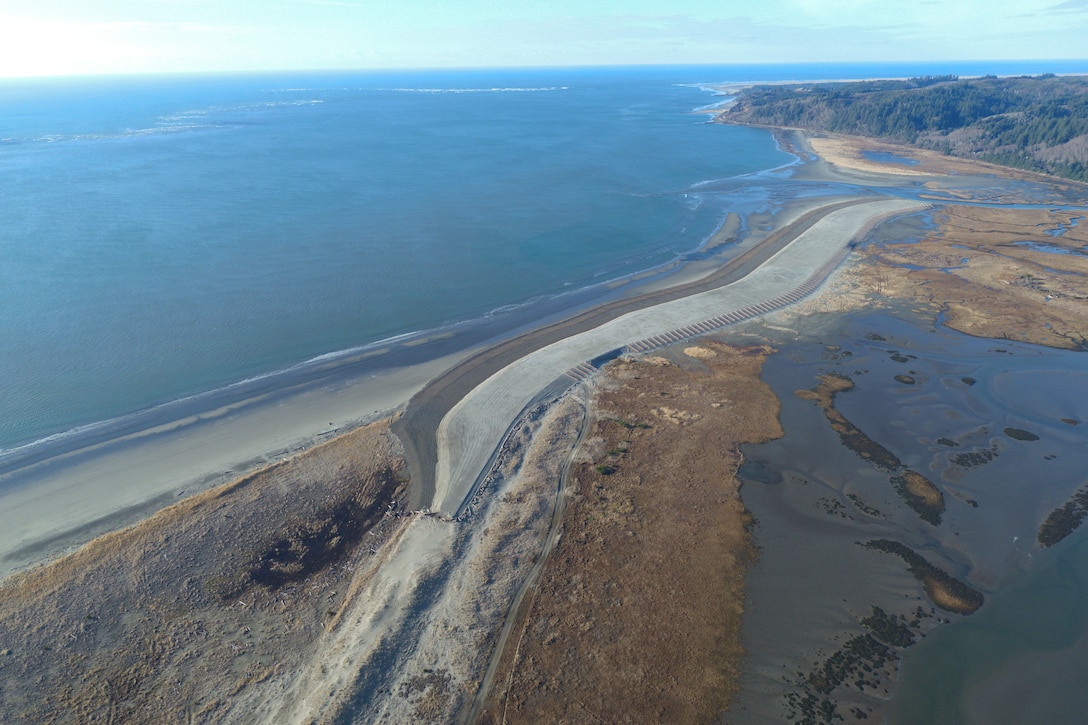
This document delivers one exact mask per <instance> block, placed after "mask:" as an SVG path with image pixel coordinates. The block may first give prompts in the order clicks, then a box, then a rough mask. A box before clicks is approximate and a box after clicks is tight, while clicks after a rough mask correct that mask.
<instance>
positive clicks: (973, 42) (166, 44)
mask: <svg viewBox="0 0 1088 725" xmlns="http://www.w3.org/2000/svg"><path fill="white" fill-rule="evenodd" d="M1086 38H1088V0H0V77H21V76H43V75H84V74H111V73H162V72H209V71H256V70H295V69H298V70H302V69H363V68H445V67H512V66H561V65H629V64H655V65H656V64H715V63H792V62H829V61H939V60H994V59H1007V60H1018V59H1039V60H1045V59H1071V58H1084V57H1085V56H1086V55H1088V51H1086V48H1088V41H1086V40H1085V39H1086Z"/></svg>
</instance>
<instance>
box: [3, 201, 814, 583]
mask: <svg viewBox="0 0 1088 725" xmlns="http://www.w3.org/2000/svg"><path fill="white" fill-rule="evenodd" d="M809 206H811V200H809V203H807V204H806V203H805V201H804V200H800V201H797V200H794V201H793V202H786V203H785V204H783V205H782V206H781V208H778V209H777V210H775V211H773V212H772V214H773V218H774V219H775V221H776V222H778V221H784V222H787V223H788V221H790V220H792V219H794V218H796V217H797V216H800V215H801V214H803V213H804V211H805V210H806V209H807V208H808V207H809ZM735 217H736V214H735V213H733V212H730V213H728V214H727V215H726V217H725V218H724V219H723V220H722V222H721V224H720V225H719V226H718V227H717V228H716V229H715V231H714V232H713V233H712V234H711V235H710V236H708V237H707V238H706V239H704V240H703V242H702V243H701V244H700V246H699V247H698V248H696V249H693V250H691V251H690V252H687V253H685V254H683V255H680V256H679V257H678V258H676V259H674V260H672V261H670V262H667V263H665V264H662V265H658V266H656V267H653V268H650V269H647V270H643V271H640V272H636V273H632V274H630V275H628V276H625V277H622V278H619V279H616V280H610V281H607V282H603V283H600V284H598V285H594V286H593V287H589V288H585V289H582V290H577V291H572V292H569V293H561V294H559V295H557V296H555V297H552V298H549V299H546V300H542V301H530V302H526V303H524V304H522V305H519V306H517V307H515V308H514V309H513V310H507V311H504V312H502V313H501V314H497V315H489V316H487V317H485V318H480V319H476V320H470V321H466V322H462V323H455V324H453V325H450V326H448V327H444V328H439V329H436V330H426V331H421V332H418V333H409V334H407V335H404V336H398V337H396V338H391V339H389V340H382V341H378V342H375V343H372V344H369V345H366V346H363V347H360V348H355V349H352V350H347V351H342V352H336V353H330V354H328V355H323V356H319V357H317V358H314V359H311V360H309V361H306V362H304V363H301V364H298V365H295V366H292V367H290V368H288V369H286V370H281V371H277V372H273V373H269V374H266V375H263V376H259V377H255V378H252V379H249V380H245V381H240V382H238V383H234V384H232V385H228V386H226V387H224V388H220V389H217V390H213V391H208V392H205V393H200V394H197V395H194V396H190V397H187V398H184V399H181V400H177V401H172V402H169V403H165V404H161V405H158V406H155V407H153V408H149V409H145V410H142V411H137V412H134V413H132V414H129V415H127V416H124V417H122V418H118V419H114V420H109V421H102V422H98V423H93V424H89V425H87V426H84V427H82V428H77V429H74V431H69V432H67V433H61V434H58V435H56V436H49V437H47V438H45V439H42V440H39V441H34V442H31V443H28V444H25V445H22V446H17V447H15V448H12V449H8V450H7V451H5V452H4V453H3V454H0V501H3V503H4V506H3V507H2V510H0V531H5V532H6V534H5V535H4V536H3V537H0V580H2V579H3V578H6V577H7V576H8V575H9V574H11V573H13V572H15V571H20V570H24V569H26V568H27V567H32V566H34V565H37V564H41V563H44V562H46V561H49V560H52V559H55V558H56V557H58V556H61V555H63V554H65V553H67V552H70V551H73V550H75V549H76V548H78V547H79V546H81V545H83V544H85V543H87V542H88V541H90V540H92V539H94V538H95V537H97V536H99V535H101V534H104V533H107V532H109V531H113V530H116V529H118V528H122V527H124V526H128V525H131V524H134V523H137V522H138V521H140V520H142V519H144V518H146V517H147V516H149V515H151V514H153V513H154V512H155V511H157V510H159V509H160V508H162V507H164V506H167V505H170V504H171V503H173V502H175V501H177V500H180V499H181V497H183V496H188V495H192V494H195V493H198V492H200V491H203V490H207V489H208V488H210V487H212V486H214V485H217V484H220V483H223V482H226V481H228V480H230V479H232V478H235V477H237V476H241V475H245V474H246V473H248V472H251V471H253V470H255V468H257V467H259V466H262V465H265V464H267V463H270V462H272V461H275V460H279V459H282V458H285V457H291V456H293V455H296V454H298V453H301V452H304V451H306V450H308V449H309V448H311V447H312V446H313V445H315V444H317V443H321V442H324V441H326V440H329V439H330V438H331V437H334V436H335V435H339V434H345V433H347V432H349V431H351V430H354V429H356V428H358V427H360V426H362V425H365V424H367V423H369V422H373V421H374V420H377V419H379V418H384V417H388V416H393V415H396V414H397V413H398V412H400V411H403V410H404V409H405V407H406V405H407V404H408V401H409V400H410V399H411V398H412V396H413V395H415V394H416V393H417V392H418V391H419V390H421V389H422V388H423V387H424V386H425V385H427V384H428V383H429V382H430V381H432V380H434V379H435V378H437V377H438V376H439V375H440V374H442V373H443V372H445V371H448V370H449V369H451V368H454V367H456V366H457V365H458V364H459V363H462V362H463V361H465V360H466V359H469V358H472V357H475V356H478V355H479V354H480V353H482V352H484V351H485V350H487V349H489V348H492V347H494V345H496V344H497V343H501V342H502V341H504V340H507V341H508V340H511V339H514V338H517V337H520V336H521V335H523V334H525V333H526V332H527V331H538V330H540V329H542V328H546V327H548V326H550V325H554V324H555V323H557V322H561V321H563V320H569V319H570V318H571V317H575V316H577V315H579V314H581V313H585V312H586V311H591V310H594V309H599V308H600V307H601V306H602V305H607V304H616V303H622V302H623V301H625V300H629V299H631V298H634V297H638V296H639V295H640V294H647V293H651V294H652V293H655V292H656V293H660V292H661V291H664V290H668V289H672V288H675V287H677V286H684V285H690V284H694V283H697V282H698V281H699V280H701V279H704V278H706V277H707V276H709V275H713V274H714V273H715V272H716V271H717V270H718V269H720V267H721V266H722V265H723V263H726V262H727V261H728V260H729V259H732V258H734V257H737V256H740V255H743V254H744V253H745V252H746V251H747V250H748V249H749V248H750V247H751V246H752V245H753V244H755V243H758V242H759V241H760V239H761V238H762V237H765V236H767V234H766V233H762V232H760V231H758V230H748V233H747V234H746V235H745V236H742V237H740V238H738V235H739V234H740V233H741V232H742V231H743V230H741V229H740V226H741V225H740V224H739V223H738V221H737V219H736V218H735ZM561 372H562V371H559V372H558V373H557V375H558V374H561Z"/></svg>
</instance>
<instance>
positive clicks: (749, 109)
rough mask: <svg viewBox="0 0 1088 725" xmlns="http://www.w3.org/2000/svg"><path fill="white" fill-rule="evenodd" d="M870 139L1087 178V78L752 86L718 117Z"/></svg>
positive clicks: (938, 78)
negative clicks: (885, 140) (890, 141)
mask: <svg viewBox="0 0 1088 725" xmlns="http://www.w3.org/2000/svg"><path fill="white" fill-rule="evenodd" d="M719 119H720V120H722V121H725V122H728V123H747V124H758V125H767V126H787V127H793V128H805V129H811V130H820V131H833V132H836V133H844V134H853V135H857V136H871V137H876V138H881V139H887V140H893V141H900V142H905V143H909V144H914V145H917V146H921V147H924V148H929V149H935V150H938V151H941V152H944V153H947V154H951V155H954V156H962V157H967V158H975V159H981V160H984V161H990V162H993V163H997V164H1003V165H1006V166H1014V167H1016V168H1020V169H1028V170H1031V171H1041V172H1044V173H1048V174H1054V175H1057V176H1063V177H1066V178H1071V179H1078V180H1081V181H1088V77H1084V76H1077V77H1057V76H1054V75H1050V74H1047V75H1043V76H1034V77H1020V78H996V77H992V76H988V77H985V78H977V79H971V80H960V79H958V78H956V77H954V76H936V77H933V76H930V77H924V78H912V79H910V80H905V81H860V82H850V83H819V84H796V85H770V86H754V87H752V88H748V89H745V90H744V91H742V92H741V93H740V94H739V95H738V97H737V99H736V102H735V103H734V104H733V105H732V106H731V107H730V108H728V109H727V110H726V111H725V112H724V113H722V114H721V116H720V117H719Z"/></svg>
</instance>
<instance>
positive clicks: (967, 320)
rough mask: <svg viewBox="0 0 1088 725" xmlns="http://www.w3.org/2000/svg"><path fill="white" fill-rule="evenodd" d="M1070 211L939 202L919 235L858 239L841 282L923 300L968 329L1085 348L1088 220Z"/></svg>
mask: <svg viewBox="0 0 1088 725" xmlns="http://www.w3.org/2000/svg"><path fill="white" fill-rule="evenodd" d="M1077 216H1079V215H1078V214H1075V213H1072V212H1068V211H1060V210H1050V209H1008V208H999V207H977V206H976V207H972V206H950V207H946V208H944V209H942V210H941V213H940V215H939V216H938V219H937V221H938V222H939V226H938V228H937V229H935V230H932V231H930V232H928V233H927V234H926V235H925V236H924V238H922V239H921V240H920V241H917V242H913V243H910V244H884V245H879V244H874V245H870V246H869V247H866V248H865V249H862V250H861V251H860V253H861V254H862V263H861V264H860V265H858V266H856V267H855V268H854V269H852V270H850V271H849V272H848V273H847V274H846V275H844V277H845V278H846V279H845V283H846V284H848V285H850V286H852V287H854V288H855V290H859V289H860V290H867V291H868V292H869V293H871V294H880V295H885V296H888V297H897V298H900V299H906V300H914V301H916V302H920V303H924V304H926V305H928V306H929V307H930V308H931V309H932V310H934V311H935V312H936V311H942V312H943V313H944V324H946V325H948V326H949V327H951V328H953V329H955V330H959V331H960V332H965V333H967V334H969V335H976V336H978V337H990V338H999V339H1009V340H1020V341H1023V342H1033V343H1038V344H1042V345H1047V346H1050V347H1057V348H1065V349H1069V350H1085V349H1088V319H1086V317H1085V315H1084V306H1085V301H1086V300H1088V254H1086V253H1085V250H1086V248H1088V220H1083V219H1076V218H1075V217H1077ZM1047 250H1050V251H1047ZM1058 250H1064V251H1065V252H1066V253H1060V252H1059V251H1058Z"/></svg>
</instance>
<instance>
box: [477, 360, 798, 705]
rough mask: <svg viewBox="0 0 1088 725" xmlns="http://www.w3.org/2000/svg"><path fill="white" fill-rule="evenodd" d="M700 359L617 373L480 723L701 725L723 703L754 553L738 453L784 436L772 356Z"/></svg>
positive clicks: (736, 655) (732, 678) (731, 679)
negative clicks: (764, 375) (765, 366)
mask: <svg viewBox="0 0 1088 725" xmlns="http://www.w3.org/2000/svg"><path fill="white" fill-rule="evenodd" d="M693 352H694V354H692V353H690V352H689V355H688V356H687V357H683V356H679V355H678V358H679V364H672V363H670V364H664V365H662V364H660V363H661V361H655V362H638V361H628V360H621V361H617V362H616V363H613V364H612V365H611V366H610V367H609V368H608V369H607V371H608V376H607V378H606V380H605V382H604V383H602V385H601V390H600V392H599V394H598V400H597V405H598V409H599V415H598V416H597V419H596V421H595V423H594V424H593V426H592V428H591V430H590V436H591V437H590V438H589V439H588V442H587V444H586V445H587V451H586V454H587V455H586V460H584V461H583V462H582V463H580V464H578V465H577V466H576V470H574V471H572V476H574V478H575V482H574V486H575V495H574V498H573V499H572V501H571V502H570V503H569V504H568V507H567V511H566V515H565V517H564V519H563V529H562V539H561V540H560V543H559V546H558V547H557V549H556V551H555V552H554V553H553V555H552V556H551V558H549V560H548V561H547V562H546V564H545V565H544V568H543V570H542V572H541V575H540V578H539V580H538V583H537V586H536V590H535V592H534V593H533V594H532V595H531V596H530V597H529V598H528V603H527V605H526V606H525V607H524V608H523V610H522V613H521V619H520V621H519V626H518V628H516V629H515V631H514V632H513V633H512V634H511V637H510V640H509V643H508V646H507V649H506V652H505V656H504V658H503V662H502V665H501V667H500V669H499V674H498V676H497V677H496V680H495V681H496V683H497V686H496V691H495V692H494V693H493V696H492V701H491V703H490V708H489V710H488V711H487V712H485V713H484V716H483V721H485V722H563V721H602V722H707V721H710V720H711V719H713V718H714V717H715V716H716V715H717V714H718V713H719V712H721V711H722V710H723V709H724V708H725V707H726V706H727V704H728V702H729V698H730V696H731V694H732V693H733V692H734V691H735V688H736V677H737V675H738V673H739V664H740V659H741V655H742V650H741V647H740V641H739V640H740V619H741V612H742V609H743V601H744V598H743V583H744V579H743V576H744V571H745V567H746V564H747V562H749V561H750V560H751V558H752V557H753V556H754V551H753V549H752V546H751V543H750V537H749V534H748V531H747V526H748V525H749V518H748V516H747V514H746V512H745V510H744V507H743V504H742V503H741V501H740V498H739V496H738V488H739V484H738V482H737V479H736V477H735V474H736V470H737V466H738V465H739V463H740V460H741V456H740V453H739V452H738V449H737V446H738V445H739V444H740V443H743V442H759V441H765V440H769V439H771V438H774V437H777V436H779V435H781V430H780V428H779V425H778V418H777V416H778V401H777V399H776V398H775V396H774V394H773V393H772V392H771V390H770V389H769V388H768V387H767V386H766V385H764V384H763V383H761V382H759V371H760V368H761V366H762V363H763V360H764V359H765V357H766V355H767V354H768V353H769V352H770V351H769V350H768V349H766V348H762V347H758V348H747V349H739V348H733V347H727V346H724V345H718V344H710V343H708V344H706V345H704V346H703V348H702V349H701V350H698V351H693ZM708 352H710V353H713V355H708V354H707V353H708ZM602 464H603V466H605V467H606V468H607V470H605V469H599V467H600V466H602Z"/></svg>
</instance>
